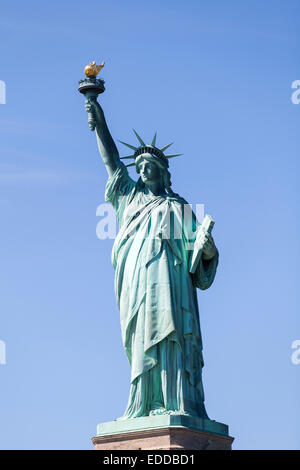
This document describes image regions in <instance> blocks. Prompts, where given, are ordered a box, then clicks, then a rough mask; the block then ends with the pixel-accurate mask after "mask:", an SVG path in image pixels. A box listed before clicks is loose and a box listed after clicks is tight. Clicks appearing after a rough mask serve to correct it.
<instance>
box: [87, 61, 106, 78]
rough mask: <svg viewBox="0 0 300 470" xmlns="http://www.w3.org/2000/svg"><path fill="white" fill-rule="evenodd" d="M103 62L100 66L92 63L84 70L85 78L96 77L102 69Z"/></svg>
mask: <svg viewBox="0 0 300 470" xmlns="http://www.w3.org/2000/svg"><path fill="white" fill-rule="evenodd" d="M104 65H105V62H102V64H100V65H96V62H95V61H93V62H91V63H90V64H88V65H87V66H86V67H85V68H84V73H85V75H86V76H87V77H96V76H97V75H98V73H99V72H100V70H101V69H103V67H104Z"/></svg>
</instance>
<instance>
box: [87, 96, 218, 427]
mask: <svg viewBox="0 0 300 470" xmlns="http://www.w3.org/2000/svg"><path fill="white" fill-rule="evenodd" d="M98 93H99V92H98ZM96 96H97V93H95V94H94V96H93V94H90V95H88V96H87V95H86V98H87V100H86V110H87V112H88V113H89V125H90V127H91V129H92V130H93V129H95V130H96V136H97V142H98V147H99V151H100V154H101V156H102V159H103V162H104V165H105V167H106V169H107V172H108V176H109V178H108V182H107V185H106V192H105V198H106V201H110V202H111V203H112V205H113V207H114V208H115V209H116V213H117V219H118V223H119V233H118V235H117V237H116V240H115V242H114V246H113V251H112V262H113V266H114V269H115V291H116V297H117V303H118V307H119V309H120V316H121V332H122V340H123V345H124V348H125V351H126V354H127V357H128V360H129V363H130V366H131V388H130V395H129V401H128V405H127V409H126V411H125V413H124V416H123V417H122V418H120V419H121V420H122V419H125V420H126V419H130V418H136V417H142V416H149V415H165V414H169V415H189V416H194V417H200V418H208V416H207V413H206V410H205V407H204V392H203V386H202V367H203V358H202V340H201V333H200V324H199V313H198V304H197V295H196V288H197V287H198V288H199V289H207V288H208V287H210V285H211V284H212V282H213V280H214V277H215V273H216V269H217V264H218V251H217V249H216V247H215V244H214V241H213V239H212V237H211V235H210V230H206V231H204V232H203V234H202V239H201V240H202V241H201V249H199V250H198V257H197V256H195V255H196V254H197V253H196V250H197V248H196V247H197V240H198V239H199V237H200V235H199V234H200V232H201V225H200V224H199V223H198V222H197V220H196V217H195V215H194V214H193V212H192V211H191V209H190V206H189V205H188V204H187V202H186V201H185V200H184V199H182V198H181V197H180V196H179V195H178V194H175V193H174V192H173V191H172V189H171V178H170V172H169V170H168V168H169V158H170V157H171V156H176V155H171V156H170V155H169V156H166V155H165V154H164V151H165V150H166V148H167V147H168V146H169V145H168V146H165V147H163V148H161V149H159V148H158V147H156V135H155V137H154V138H153V140H152V142H151V144H150V145H149V144H148V145H147V144H146V143H145V142H144V141H143V140H142V139H141V137H140V136H138V134H137V133H136V136H137V138H138V142H139V144H138V146H132V145H129V144H125V145H127V146H128V147H129V148H130V149H131V150H132V151H133V155H132V156H131V157H132V158H133V159H134V163H133V164H131V165H135V168H136V171H137V173H138V174H139V178H138V180H137V181H134V180H133V179H132V178H131V177H130V176H129V174H128V170H127V168H126V166H125V165H124V163H123V162H122V161H121V159H120V157H119V152H118V150H117V147H116V145H115V143H114V141H113V139H112V137H111V134H110V132H109V130H108V127H107V124H106V121H105V117H104V113H103V111H102V108H101V107H100V105H99V103H98V102H97V100H96ZM91 116H92V118H91ZM124 158H130V157H124ZM187 208H188V209H187ZM187 210H189V211H190V212H189V215H190V217H184V216H183V214H184V211H185V213H186V211H187ZM170 214H172V217H170ZM202 225H203V224H202ZM195 242H196V243H195ZM191 247H192V248H193V247H194V248H193V249H191ZM199 255H200V256H199ZM195 259H196V260H197V262H196V264H195ZM192 260H194V261H193V269H191V264H192Z"/></svg>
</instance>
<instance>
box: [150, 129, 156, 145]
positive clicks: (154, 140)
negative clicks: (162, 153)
mask: <svg viewBox="0 0 300 470" xmlns="http://www.w3.org/2000/svg"><path fill="white" fill-rule="evenodd" d="M156 135H157V132H155V134H154V137H153V139H152V142H151V145H152V147H155V144H156Z"/></svg>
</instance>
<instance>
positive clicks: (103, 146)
mask: <svg viewBox="0 0 300 470" xmlns="http://www.w3.org/2000/svg"><path fill="white" fill-rule="evenodd" d="M85 109H86V111H87V112H91V113H92V114H93V117H94V119H95V123H94V124H95V128H96V136H97V143H98V148H99V152H100V155H101V157H102V160H103V163H104V165H105V168H106V170H107V173H108V175H109V176H112V174H113V173H114V171H115V170H116V169H117V168H118V167H119V166H120V156H119V152H118V149H117V147H116V144H115V142H114V140H113V138H112V136H111V135H110V132H109V130H108V127H107V124H106V121H105V117H104V112H103V110H102V108H101V106H100V104H99V103H98V101H96V100H93V99H90V98H89V99H87V100H86V102H85Z"/></svg>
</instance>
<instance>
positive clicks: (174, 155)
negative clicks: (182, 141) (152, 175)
mask: <svg viewBox="0 0 300 470" xmlns="http://www.w3.org/2000/svg"><path fill="white" fill-rule="evenodd" d="M181 155H183V153H174V154H173V155H165V157H166V158H174V157H180V156H181Z"/></svg>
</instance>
